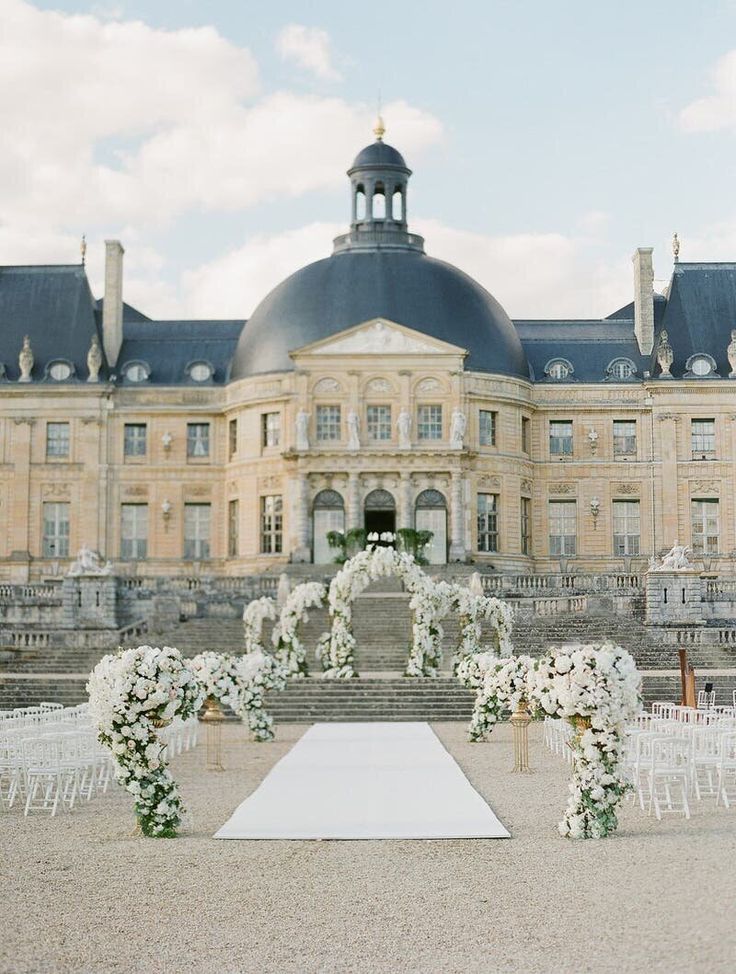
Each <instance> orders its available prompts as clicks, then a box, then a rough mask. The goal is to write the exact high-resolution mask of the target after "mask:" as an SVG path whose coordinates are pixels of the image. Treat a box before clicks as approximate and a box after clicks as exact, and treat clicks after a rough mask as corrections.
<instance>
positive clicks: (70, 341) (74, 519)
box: [0, 127, 736, 582]
mask: <svg viewBox="0 0 736 974" xmlns="http://www.w3.org/2000/svg"><path fill="white" fill-rule="evenodd" d="M376 134H377V138H376V141H375V142H374V143H373V144H371V145H369V146H368V147H366V148H365V149H364V150H363V151H362V152H360V153H359V155H358V156H357V158H356V160H355V162H354V163H353V165H352V166H351V168H350V170H349V171H348V175H349V177H350V183H351V202H352V222H351V226H350V230H349V232H348V233H346V234H345V235H344V236H342V237H338V238H337V240H336V241H335V244H334V252H333V254H332V256H330V257H328V258H326V259H325V260H321V261H318V262H316V263H315V264H311V265H309V266H308V267H306V268H303V269H302V270H301V271H298V272H297V273H296V274H294V275H292V276H291V277H290V278H288V279H287V280H286V281H284V282H283V283H282V284H280V285H279V286H278V287H277V288H276V289H275V290H274V291H272V292H271V294H269V295H268V296H266V297H265V298H264V300H263V301H262V302H261V304H260V305H259V307H258V308H257V309H256V311H255V312H254V314H253V316H252V317H251V319H250V320H249V321H247V322H246V321H242V320H240V321H153V320H150V319H149V318H147V317H146V316H145V315H144V314H142V313H141V312H139V311H137V310H135V309H133V308H131V307H129V306H128V305H127V304H126V303H125V302H124V300H123V249H122V246H121V245H120V244H119V243H118V242H117V241H108V242H107V245H106V246H107V253H106V273H105V294H104V299H101V300H99V301H98V300H95V298H94V297H93V295H92V293H91V291H90V288H89V284H88V282H87V277H86V274H85V269H84V266H83V265H75V266H68V265H61V266H33V267H4V268H0V356H2V360H1V362H0V578H2V579H3V580H4V581H12V582H23V581H27V580H36V579H41V578H44V577H48V576H53V575H57V574H63V573H64V572H65V571H66V570H67V568H68V566H69V564H70V563H71V560H72V559H73V558H74V555H75V554H76V551H77V550H78V549H79V548H80V547H81V546H83V545H86V546H89V547H91V548H94V549H97V550H99V551H100V552H101V553H102V554H103V556H104V557H105V558H107V559H109V560H110V561H111V562H112V563H113V565H114V568H115V572H116V573H117V574H122V575H125V574H141V575H172V576H173V575H191V574H214V575H233V576H237V575H244V574H250V573H253V572H260V571H263V570H267V569H271V568H278V567H279V566H282V565H284V564H286V563H288V562H314V563H317V564H327V563H329V562H331V561H332V560H333V557H334V551H332V550H331V549H330V548H329V546H328V545H327V542H326V534H327V532H328V531H330V530H348V529H351V528H365V529H367V530H368V531H374V530H375V531H386V530H395V529H397V528H402V527H416V528H428V529H430V530H432V531H433V541H432V545H431V549H430V551H429V557H430V561H431V562H432V563H433V564H444V563H445V562H448V561H450V562H465V561H471V562H474V563H476V564H478V565H482V566H485V567H486V568H488V569H491V568H494V569H498V570H500V571H511V572H532V571H534V572H550V571H560V570H562V571H566V570H568V569H569V568H571V567H572V566H573V565H574V566H576V567H577V568H579V569H581V570H585V571H601V572H603V571H621V570H623V571H627V572H628V571H638V570H640V569H642V568H645V567H646V565H647V563H648V561H649V559H650V557H651V556H652V555H658V554H660V553H661V552H663V551H664V550H667V549H669V548H670V547H671V546H672V544H673V543H674V541H675V539H679V540H680V542H681V543H686V544H688V545H689V546H691V547H692V548H693V550H694V553H695V560H696V563H697V564H698V565H699V566H700V567H702V568H704V569H706V570H711V569H712V570H718V571H719V572H721V573H723V572H724V571H730V570H732V565H733V554H734V551H735V550H736V507H735V503H734V502H735V496H734V488H735V487H736V401H735V399H734V392H735V391H736V382H734V375H735V374H736V342H735V341H734V340H733V335H732V329H733V328H736V264H731V263H697V264H696V263H685V262H680V261H679V260H678V259H677V256H676V257H675V263H674V267H673V273H672V277H671V280H670V282H669V285H668V287H667V289H666V291H665V293H664V294H662V295H659V294H655V293H654V291H653V269H652V251H651V249H649V248H640V249H638V250H637V251H636V253H635V255H634V259H633V265H634V274H633V301H632V302H631V303H629V304H626V305H625V306H624V307H623V308H621V309H620V310H619V311H617V312H614V313H613V314H612V315H611V316H609V317H608V318H605V319H600V320H590V321H514V322H512V321H511V320H510V319H509V318H508V316H507V315H506V313H505V312H504V310H503V308H501V306H500V305H499V304H498V302H497V301H495V299H494V298H493V297H492V296H491V295H490V294H488V293H487V292H486V291H485V290H484V289H483V288H482V287H481V286H480V285H478V284H477V283H476V282H475V281H473V280H472V279H471V278H469V277H468V276H467V275H465V274H464V273H463V272H462V271H460V270H458V269H456V268H454V267H452V266H450V265H448V264H445V263H443V262H441V261H437V260H434V259H432V258H430V257H428V256H426V255H425V253H424V241H423V240H422V238H421V237H418V236H417V235H415V234H412V233H410V232H409V230H408V225H407V187H408V182H409V176H410V171H409V169H408V167H407V166H406V163H405V161H404V159H403V157H402V156H401V154H400V153H399V152H397V151H396V150H395V149H393V148H392V147H390V146H389V145H387V144H386V143H385V142H384V141H383V130H382V128H381V127H379V128H377V130H376ZM26 336H27V340H26Z"/></svg>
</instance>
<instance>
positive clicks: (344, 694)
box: [0, 580, 736, 722]
mask: <svg viewBox="0 0 736 974" xmlns="http://www.w3.org/2000/svg"><path fill="white" fill-rule="evenodd" d="M328 628H329V619H328V614H327V611H326V610H324V609H323V610H312V611H311V612H310V619H309V622H308V623H307V625H306V626H304V627H303V633H302V638H303V641H304V643H305V644H306V645H307V647H308V664H309V667H310V672H311V674H312V676H311V677H310V678H308V679H306V680H294V681H291V682H290V685H289V687H288V688H287V689H286V690H285V691H284V692H283V693H279V694H272V695H271V698H270V699H269V701H268V706H269V707H270V709H271V710H272V712H273V713H274V716H275V717H276V719H277V720H278V721H283V722H290V721H311V720H466V719H468V717H469V715H470V710H471V707H472V694H471V693H470V692H469V691H467V690H465V689H464V688H462V687H461V686H459V684H458V683H457V682H456V681H455V680H453V679H452V678H451V676H450V673H449V667H450V663H451V658H452V654H453V650H454V647H455V645H456V643H457V639H458V620H457V619H456V618H448V619H446V620H445V622H444V623H443V628H444V639H443V651H444V662H443V671H442V674H441V676H440V678H438V679H436V680H414V679H408V678H404V677H403V676H402V674H403V671H404V668H405V665H406V659H407V655H408V649H409V641H410V638H411V620H410V616H409V609H408V597H407V596H406V595H405V594H404V593H403V592H401V591H400V587H399V586H398V585H397V584H396V583H395V582H394V581H393V580H386V581H383V582H381V583H380V584H376V585H374V586H372V587H371V588H370V589H369V590H368V591H367V592H365V593H364V594H363V595H362V596H360V597H359V598H358V599H357V600H356V602H355V603H354V606H353V629H354V633H355V636H356V640H357V651H356V665H357V669H358V672H359V673H360V674H361V676H360V678H359V679H355V680H344V681H326V680H322V679H321V678H320V673H321V666H320V665H319V663H318V661H317V660H316V658H315V654H314V647H315V646H316V644H317V641H318V638H319V636H320V635H321V634H322V633H323V632H324V631H326V630H327V629H328ZM604 638H611V639H613V640H614V641H615V642H618V643H620V644H621V645H623V646H624V647H625V648H626V649H628V650H629V651H630V652H631V653H632V655H633V656H634V658H635V659H636V661H637V664H638V666H639V667H640V669H642V670H645V671H647V675H646V676H645V697H646V698H647V699H648V700H652V699H677V698H679V674H678V672H677V670H678V667H679V661H678V656H677V646H675V645H672V644H669V643H667V642H665V641H664V640H663V639H661V638H659V637H658V634H657V633H656V631H655V632H653V631H652V630H650V629H647V628H646V627H645V626H644V625H643V624H642V623H641V622H639V621H637V620H636V619H635V618H632V617H631V616H620V615H616V614H613V613H608V614H598V615H594V614H590V613H586V614H582V613H580V614H578V613H567V614H563V615H555V616H551V617H535V618H533V619H529V618H525V617H524V616H523V614H520V617H519V618H518V619H517V623H516V626H515V634H514V646H515V650H516V652H517V653H522V652H524V653H529V654H530V655H533V656H538V655H540V654H541V653H543V652H544V651H545V650H546V648H547V647H548V646H549V645H550V644H555V643H562V642H594V641H600V640H602V639H604ZM265 639H266V641H267V643H266V644H267V645H269V642H268V640H269V639H270V625H268V626H267V627H266V632H265ZM137 641H139V642H140V641H147V642H151V643H154V644H156V643H158V644H162V643H165V644H167V645H173V646H177V647H178V648H179V649H180V650H181V651H182V652H183V653H184V655H186V656H193V655H195V654H196V653H199V652H201V651H203V650H208V649H209V650H217V651H223V652H233V653H240V652H242V650H243V628H242V622H241V621H240V620H239V619H237V618H221V617H217V618H212V617H195V618H191V619H188V620H186V621H184V622H180V623H179V624H178V625H175V626H173V627H171V628H170V629H168V630H167V632H166V633H165V636H164V635H160V634H155V633H152V634H150V635H146V636H143V637H141V639H139V640H137ZM108 651H109V650H107V649H101V648H99V647H94V646H91V647H76V648H61V647H47V648H38V647H36V648H29V649H28V650H23V651H22V652H16V653H14V654H13V659H12V661H10V662H8V661H6V662H5V663H4V664H3V665H2V669H0V708H7V707H10V706H19V705H21V704H23V703H33V702H39V701H40V700H44V699H52V700H59V701H61V702H64V703H69V704H71V703H78V702H80V701H81V700H83V699H84V698H85V693H84V684H85V682H86V676H87V674H88V673H89V671H90V670H91V669H92V668H93V666H94V665H95V663H96V662H97V661H98V660H99V658H100V656H102V655H103V654H104V653H105V652H108ZM688 655H689V659H690V661H691V662H692V664H693V665H694V666H695V668H696V671H697V673H698V677H699V680H698V685H699V686H702V685H703V683H704V682H705V680H706V679H712V680H713V682H714V684H715V687H716V692H717V696H718V702H719V703H731V690H732V688H733V687H734V686H736V678H735V677H734V672H733V671H734V668H736V646H734V645H730V646H722V645H714V646H699V645H694V646H690V647H688ZM3 669H4V671H5V674H6V675H5V676H3V672H2V670H3ZM728 670H731V673H727V672H725V673H724V672H723V671H728ZM708 671H714V672H713V673H712V674H711V675H709V673H708Z"/></svg>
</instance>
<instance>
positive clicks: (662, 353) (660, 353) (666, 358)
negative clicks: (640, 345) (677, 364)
mask: <svg viewBox="0 0 736 974" xmlns="http://www.w3.org/2000/svg"><path fill="white" fill-rule="evenodd" d="M674 360H675V355H674V352H673V351H672V346H671V345H670V342H669V338H668V337H667V332H666V331H665V330H664V329H662V331H661V332H660V334H659V342H658V344H657V364H658V365H659V367H660V369H661V370H662V373H661V375H660V379H671V378H672V373H671V372H670V369H671V368H672V363H673V362H674Z"/></svg>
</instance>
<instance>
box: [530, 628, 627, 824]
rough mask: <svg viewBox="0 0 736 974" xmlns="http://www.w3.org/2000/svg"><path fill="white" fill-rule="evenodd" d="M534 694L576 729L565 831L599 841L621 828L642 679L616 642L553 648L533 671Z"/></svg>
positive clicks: (541, 702)
mask: <svg viewBox="0 0 736 974" xmlns="http://www.w3.org/2000/svg"><path fill="white" fill-rule="evenodd" d="M533 682H534V689H533V693H534V697H535V699H536V700H537V702H538V703H539V705H540V706H541V707H542V709H543V710H544V711H545V713H548V714H550V715H551V716H553V717H561V718H563V719H566V720H569V721H570V723H571V724H572V725H573V726H574V727H575V731H576V733H575V736H574V738H573V741H572V745H571V746H572V748H573V751H574V765H573V778H572V781H571V782H570V800H569V802H568V805H567V809H566V812H565V817H564V818H563V820H562V821H561V822H560V826H559V828H560V833H561V834H562V835H565V836H570V837H571V838H576V839H577V838H582V839H590V838H593V839H600V838H603V837H604V836H606V835H609V834H610V833H611V832H613V831H615V829H616V828H617V826H618V819H617V817H616V808H617V806H618V804H619V803H620V801H621V798H622V797H623V795H624V793H625V791H626V789H627V785H626V783H625V781H624V778H623V774H622V772H621V760H622V756H623V744H624V730H625V725H626V722H627V721H629V720H632V719H633V718H634V717H636V716H637V714H638V713H639V712H640V711H641V677H640V675H639V672H638V670H637V669H636V664H635V663H634V660H633V658H632V657H631V656H630V655H629V653H627V652H626V650H625V649H622V647H621V646H615V645H614V644H613V643H596V644H591V645H587V646H582V645H568V646H557V647H554V646H553V647H551V648H550V650H549V652H548V653H547V654H546V655H545V656H544V657H542V659H541V660H539V662H538V665H537V669H536V671H535V674H534V681H533Z"/></svg>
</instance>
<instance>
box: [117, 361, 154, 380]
mask: <svg viewBox="0 0 736 974" xmlns="http://www.w3.org/2000/svg"><path fill="white" fill-rule="evenodd" d="M150 374H151V370H150V369H149V368H148V366H147V365H146V363H145V362H128V363H127V365H126V366H125V368H124V369H123V375H124V376H125V378H126V379H127V380H128V382H145V381H146V380H147V379H148V377H149V375H150Z"/></svg>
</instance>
